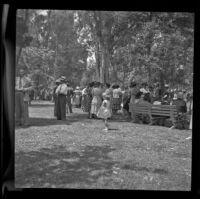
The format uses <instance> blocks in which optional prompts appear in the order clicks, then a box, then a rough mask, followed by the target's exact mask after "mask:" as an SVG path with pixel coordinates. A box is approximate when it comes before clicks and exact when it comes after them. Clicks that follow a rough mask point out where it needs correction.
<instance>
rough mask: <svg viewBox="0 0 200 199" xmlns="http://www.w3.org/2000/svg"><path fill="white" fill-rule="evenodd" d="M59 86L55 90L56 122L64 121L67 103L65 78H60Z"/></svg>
mask: <svg viewBox="0 0 200 199" xmlns="http://www.w3.org/2000/svg"><path fill="white" fill-rule="evenodd" d="M60 82H61V83H60V85H59V86H58V87H57V89H56V92H55V93H56V95H57V114H56V116H57V120H66V103H67V98H66V96H67V92H68V89H67V84H66V78H65V77H64V76H62V77H61V78H60Z"/></svg>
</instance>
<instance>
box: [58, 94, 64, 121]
mask: <svg viewBox="0 0 200 199" xmlns="http://www.w3.org/2000/svg"><path fill="white" fill-rule="evenodd" d="M56 116H57V119H58V120H64V119H66V96H65V95H62V94H59V95H58V98H57V115H56Z"/></svg>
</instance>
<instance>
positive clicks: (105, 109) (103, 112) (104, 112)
mask: <svg viewBox="0 0 200 199" xmlns="http://www.w3.org/2000/svg"><path fill="white" fill-rule="evenodd" d="M103 98H104V100H103V102H102V105H101V107H100V109H99V111H98V113H97V117H99V118H102V119H103V120H104V124H105V129H104V130H105V131H108V127H109V125H108V118H110V117H111V106H110V96H109V95H106V94H103Z"/></svg>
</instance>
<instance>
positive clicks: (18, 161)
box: [15, 101, 192, 191]
mask: <svg viewBox="0 0 200 199" xmlns="http://www.w3.org/2000/svg"><path fill="white" fill-rule="evenodd" d="M73 112H74V113H73V114H70V115H67V120H66V121H58V120H56V119H55V118H54V116H53V103H52V102H47V101H46V102H42V101H40V102H32V105H31V106H30V107H29V114H30V124H31V125H30V126H29V127H26V128H21V127H16V129H15V186H16V187H17V188H78V189H131V190H133V189H136V190H178V191H179V190H184V191H190V190H191V146H192V141H191V140H188V139H186V138H187V137H189V136H191V134H192V132H191V130H178V129H172V130H169V129H168V128H167V127H163V126H149V125H144V124H134V123H131V122H127V121H125V120H123V119H122V118H120V117H119V118H117V119H115V120H112V121H110V130H109V131H108V132H105V131H103V128H104V126H103V122H102V121H101V120H98V119H88V118H87V114H86V113H84V112H82V111H81V110H80V109H77V108H74V109H73Z"/></svg>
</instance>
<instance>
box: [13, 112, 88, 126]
mask: <svg viewBox="0 0 200 199" xmlns="http://www.w3.org/2000/svg"><path fill="white" fill-rule="evenodd" d="M74 122H84V123H91V120H90V119H88V118H87V115H86V114H85V113H72V114H67V115H66V120H65V121H63V120H57V119H56V118H45V117H29V126H15V128H16V129H19V128H29V127H30V126H50V125H71V124H72V123H74Z"/></svg>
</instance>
